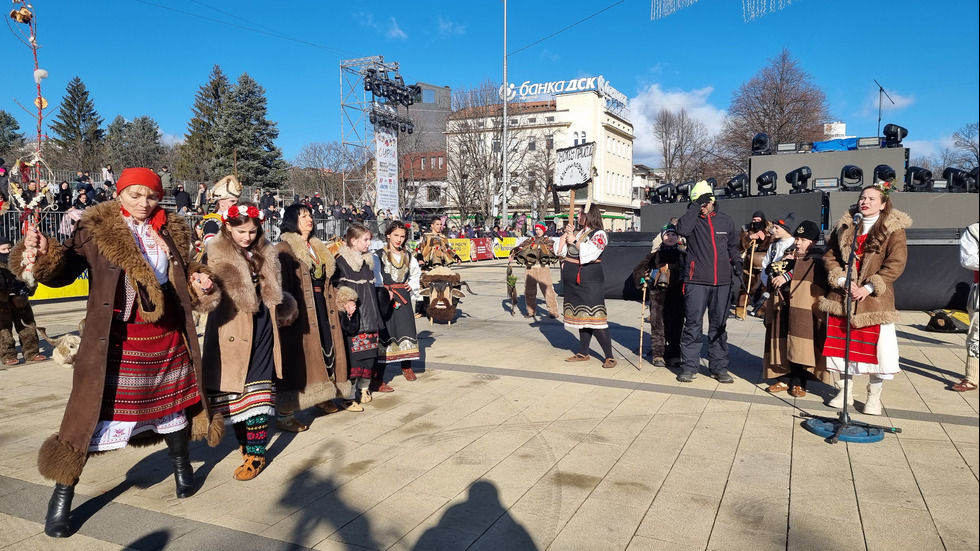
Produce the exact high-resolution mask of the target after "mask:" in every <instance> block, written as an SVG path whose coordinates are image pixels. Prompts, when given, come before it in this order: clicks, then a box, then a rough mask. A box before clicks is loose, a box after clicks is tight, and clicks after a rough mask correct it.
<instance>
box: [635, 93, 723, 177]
mask: <svg viewBox="0 0 980 551" xmlns="http://www.w3.org/2000/svg"><path fill="white" fill-rule="evenodd" d="M713 91H714V88H712V87H711V86H707V87H705V88H699V89H696V90H669V91H664V90H663V89H662V88H661V87H660V84H651V85H650V86H648V87H646V88H645V89H642V90H640V92H639V93H638V94H637V95H636V97H634V98H630V114H631V115H632V118H633V133H634V135H635V136H636V139H635V140H634V141H633V152H634V153H633V162H635V163H642V164H646V165H649V166H654V167H656V166H658V165H659V164H660V154H659V152H658V151H657V150H658V144H657V141H656V140H655V139H654V137H653V121H654V119H656V117H657V113H658V112H659V111H660V110H661V109H662V108H665V107H666V108H667V109H669V110H670V111H673V112H679V111H680V110H681V109H682V108H683V109H685V110H686V111H687V114H688V115H690V116H691V117H692V118H694V119H697V120H699V121H701V122H703V123H704V125H705V126H707V127H708V132H710V133H711V134H712V135H715V134H717V133H718V132H719V131H720V130H721V127H722V123H723V121H724V120H725V114H726V112H725V110H724V109H720V108H718V107H715V106H714V105H712V104H710V103H708V97H709V96H710V95H711V92H713Z"/></svg>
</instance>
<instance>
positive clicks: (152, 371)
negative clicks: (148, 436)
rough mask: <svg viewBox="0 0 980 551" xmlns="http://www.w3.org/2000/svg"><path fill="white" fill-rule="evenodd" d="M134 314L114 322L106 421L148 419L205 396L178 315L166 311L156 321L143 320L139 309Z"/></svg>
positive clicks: (105, 398)
mask: <svg viewBox="0 0 980 551" xmlns="http://www.w3.org/2000/svg"><path fill="white" fill-rule="evenodd" d="M134 317H135V318H136V319H135V320H133V321H131V322H124V321H119V320H115V319H114V320H113V322H112V329H111V332H110V335H109V355H108V358H107V361H106V379H105V389H104V391H103V395H102V410H101V412H100V414H99V419H100V420H103V421H110V420H111V421H148V420H152V419H157V418H160V417H163V416H164V415H169V414H171V413H177V412H179V411H182V410H184V409H186V408H187V407H189V406H192V405H194V404H196V403H198V402H199V401H200V400H201V396H200V393H199V392H198V390H197V381H196V378H195V375H194V365H193V364H192V363H191V357H190V354H188V352H187V346H186V345H185V344H184V338H183V335H182V333H181V331H180V328H179V325H178V323H179V320H178V319H177V316H174V315H167V314H164V316H163V318H162V319H161V320H160V321H158V322H156V323H149V322H147V321H144V320H143V319H142V318H141V316H140V314H139V311H137V312H136V313H135V316H134Z"/></svg>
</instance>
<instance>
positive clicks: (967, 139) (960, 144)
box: [953, 122, 980, 168]
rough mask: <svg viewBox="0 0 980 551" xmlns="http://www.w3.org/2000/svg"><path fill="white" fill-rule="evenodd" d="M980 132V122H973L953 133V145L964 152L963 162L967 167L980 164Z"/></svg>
mask: <svg viewBox="0 0 980 551" xmlns="http://www.w3.org/2000/svg"><path fill="white" fill-rule="evenodd" d="M978 134H980V123H976V122H971V123H970V124H968V125H966V126H964V127H963V128H960V129H959V130H957V131H956V133H955V134H953V145H954V146H955V147H956V149H958V150H960V151H961V152H962V154H963V161H962V162H963V164H964V165H966V167H967V168H974V167H976V166H980V147H978V143H977V137H978Z"/></svg>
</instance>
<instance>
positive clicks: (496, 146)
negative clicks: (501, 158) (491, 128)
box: [493, 139, 500, 153]
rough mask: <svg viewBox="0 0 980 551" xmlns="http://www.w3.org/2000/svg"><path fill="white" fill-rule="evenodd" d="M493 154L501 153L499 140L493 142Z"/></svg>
mask: <svg viewBox="0 0 980 551" xmlns="http://www.w3.org/2000/svg"><path fill="white" fill-rule="evenodd" d="M493 152H494V153H500V140H499V139H497V140H494V141H493Z"/></svg>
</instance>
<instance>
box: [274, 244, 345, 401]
mask: <svg viewBox="0 0 980 551" xmlns="http://www.w3.org/2000/svg"><path fill="white" fill-rule="evenodd" d="M309 243H310V246H312V247H313V250H314V251H316V255H317V257H319V259H320V263H321V264H322V265H323V274H324V277H325V278H326V282H325V284H324V289H323V296H324V298H325V299H326V306H327V319H328V323H329V324H330V327H329V331H330V340H331V342H332V343H333V357H334V365H333V370H334V379H335V381H336V385H335V384H334V382H332V381H331V380H330V376H329V374H328V373H327V367H328V366H327V365H326V361H325V360H324V357H323V349H322V347H321V345H320V330H321V327H320V321H319V320H318V319H317V317H316V305H315V304H314V302H313V277H312V276H311V275H310V269H311V268H313V257H312V256H310V254H309V252H308V251H307V249H306V242H304V241H303V238H302V236H300V235H299V234H298V233H283V234H282V242H280V243H279V244H278V245H277V246H276V249H277V250H278V252H279V263H280V264H281V265H282V286H283V290H284V291H286V292H288V293H290V294H292V295H293V297H294V298H295V299H296V305H297V309H298V315H297V317H296V321H295V322H293V323H292V324H291V325H289V326H288V327H283V328H282V329H281V331H280V333H279V335H280V338H281V340H282V354H283V357H282V363H283V372H282V376H281V380H280V381H279V382H277V384H276V404H277V406H278V407H280V408H282V409H283V411H295V410H298V409H305V408H307V407H310V406H312V405H314V404H318V403H320V402H323V401H324V400H330V399H332V398H336V397H340V396H346V395H347V394H348V393H349V391H350V383H349V382H348V379H347V373H348V370H347V355H346V352H345V350H346V348H345V347H344V333H343V330H342V329H341V327H340V318H339V310H338V308H337V302H338V296H337V295H338V290H337V288H336V287H334V286H333V285H332V284H331V282H330V278H331V277H333V274H334V271H336V261H335V260H334V256H333V254H332V253H331V252H330V251H329V250H328V249H327V246H326V245H325V244H324V243H323V241H320V240H319V239H317V238H316V237H310V241H309ZM347 300H356V294H353V293H351V292H348V293H347V294H345V295H344V302H346V301H347ZM345 315H346V314H345Z"/></svg>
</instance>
